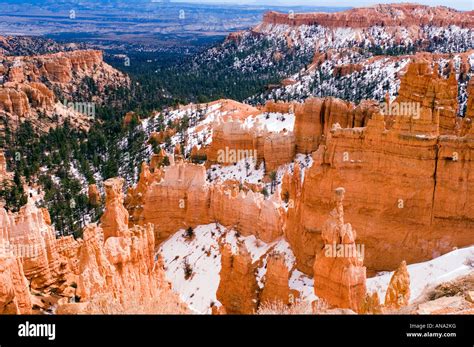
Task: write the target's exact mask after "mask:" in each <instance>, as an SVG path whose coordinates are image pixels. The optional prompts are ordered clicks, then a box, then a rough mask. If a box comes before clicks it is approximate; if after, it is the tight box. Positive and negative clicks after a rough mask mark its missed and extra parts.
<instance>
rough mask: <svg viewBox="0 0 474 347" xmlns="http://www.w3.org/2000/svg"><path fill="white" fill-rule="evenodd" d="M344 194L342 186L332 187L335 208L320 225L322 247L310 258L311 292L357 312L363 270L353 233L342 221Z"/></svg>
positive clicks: (361, 292) (332, 304)
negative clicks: (312, 265) (321, 226)
mask: <svg viewBox="0 0 474 347" xmlns="http://www.w3.org/2000/svg"><path fill="white" fill-rule="evenodd" d="M344 194H345V191H344V188H337V189H336V194H335V208H334V209H333V210H332V211H331V213H330V215H329V218H328V219H327V220H326V222H325V224H324V225H323V229H322V234H321V237H322V239H323V242H324V246H325V247H324V248H323V249H322V250H321V251H319V252H318V253H317V254H316V260H315V262H314V292H315V293H316V295H317V296H318V297H319V298H322V299H324V300H325V301H326V302H327V303H328V304H329V305H331V306H336V307H338V308H350V309H352V310H353V311H356V312H358V311H359V310H361V309H362V305H363V302H364V299H365V293H366V287H365V280H366V271H365V267H364V266H363V254H359V252H358V249H357V247H356V245H355V240H356V233H355V231H354V230H353V229H352V227H351V225H350V224H349V223H347V224H344V208H343V205H342V201H343V200H344ZM336 249H337V253H334V251H335V250H336ZM339 249H341V250H342V252H339Z"/></svg>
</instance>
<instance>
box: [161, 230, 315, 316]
mask: <svg viewBox="0 0 474 347" xmlns="http://www.w3.org/2000/svg"><path fill="white" fill-rule="evenodd" d="M193 233H194V236H192V237H187V236H186V231H185V230H184V229H181V230H179V231H178V232H177V233H175V234H174V235H172V236H171V237H170V238H169V239H168V240H166V241H165V242H164V243H163V244H162V245H161V247H160V249H159V250H158V253H157V255H159V256H161V257H162V259H163V262H164V267H165V274H166V278H167V280H168V281H170V282H171V284H172V288H173V290H174V291H175V292H177V293H178V294H179V295H180V297H181V299H182V300H183V301H184V302H185V303H186V304H187V305H188V306H189V308H190V309H191V310H193V311H194V312H196V313H203V314H205V313H210V312H211V305H212V304H215V305H217V306H219V305H220V303H219V301H218V300H217V298H216V292H217V289H218V287H219V282H220V271H221V254H220V244H219V242H222V243H225V244H229V245H230V246H231V249H232V251H233V253H234V254H235V253H237V251H238V244H241V245H245V247H246V248H247V250H248V251H249V253H250V256H251V258H252V262H253V263H258V268H257V274H256V275H257V284H258V285H259V287H260V288H263V284H264V282H265V274H266V270H267V269H266V266H267V258H268V256H269V255H270V254H271V253H273V252H276V253H279V254H281V255H282V256H283V257H284V259H285V263H286V265H287V267H288V269H290V271H293V273H292V274H291V280H290V283H289V285H290V288H291V289H295V290H298V291H300V292H301V294H300V296H301V299H303V300H310V301H312V300H313V299H314V298H315V296H314V294H312V292H313V289H312V279H310V278H309V277H307V276H305V275H304V274H302V273H300V272H299V271H297V270H294V267H295V256H294V254H293V252H292V251H291V248H290V246H289V244H288V243H287V241H286V240H284V239H283V238H281V239H279V240H276V241H274V242H272V243H265V242H263V241H261V240H259V239H257V238H256V237H255V236H253V235H250V236H246V237H244V236H241V235H240V234H238V233H237V232H236V231H234V230H231V229H227V228H225V227H224V226H222V225H220V224H217V223H212V224H207V225H200V226H198V227H196V228H194V230H193ZM186 264H188V265H186ZM186 267H187V268H188V269H191V271H192V273H191V275H190V276H189V277H188V278H187V279H186V278H185V277H186V274H185V272H186V271H185V268H186ZM188 274H189V273H188Z"/></svg>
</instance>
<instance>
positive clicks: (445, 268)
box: [367, 246, 474, 302]
mask: <svg viewBox="0 0 474 347" xmlns="http://www.w3.org/2000/svg"><path fill="white" fill-rule="evenodd" d="M407 268H408V273H409V274H410V290H411V296H410V301H411V302H413V301H415V300H416V299H417V298H418V297H419V296H420V295H421V294H422V292H423V290H424V289H425V288H428V287H431V286H433V285H436V284H439V283H443V282H447V281H450V280H453V279H455V278H457V277H459V276H463V275H467V274H469V273H473V272H474V246H471V247H466V248H461V249H457V250H455V251H452V252H449V253H447V254H444V255H442V256H440V257H438V258H435V259H433V260H430V261H427V262H424V263H418V264H411V265H408V266H407ZM392 275H393V272H385V273H382V274H380V275H379V276H376V277H372V278H369V279H368V280H367V291H368V292H372V291H377V292H378V294H379V297H380V298H381V300H383V298H385V292H386V290H387V286H388V284H389V282H390V279H391V278H392Z"/></svg>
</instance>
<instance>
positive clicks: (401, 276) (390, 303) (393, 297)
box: [385, 261, 410, 309]
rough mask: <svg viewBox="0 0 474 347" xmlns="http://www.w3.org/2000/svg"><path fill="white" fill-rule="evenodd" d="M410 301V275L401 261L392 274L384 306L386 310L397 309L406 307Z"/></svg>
mask: <svg viewBox="0 0 474 347" xmlns="http://www.w3.org/2000/svg"><path fill="white" fill-rule="evenodd" d="M409 300H410V274H409V273H408V270H407V264H406V262H405V261H402V263H401V264H400V266H399V267H398V269H397V270H396V271H395V272H394V273H393V276H392V278H391V279H390V283H389V285H388V288H387V293H386V294H385V306H386V307H387V308H395V309H399V308H401V307H403V306H407V305H408V302H409Z"/></svg>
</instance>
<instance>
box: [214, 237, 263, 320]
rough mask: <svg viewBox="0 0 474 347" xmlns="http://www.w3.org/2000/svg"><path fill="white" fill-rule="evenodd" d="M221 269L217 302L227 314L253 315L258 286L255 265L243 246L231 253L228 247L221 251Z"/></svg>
mask: <svg viewBox="0 0 474 347" xmlns="http://www.w3.org/2000/svg"><path fill="white" fill-rule="evenodd" d="M221 257H222V258H221V263H222V268H221V272H220V282H219V288H218V289H217V294H216V295H217V300H219V302H220V303H221V304H222V306H223V307H224V308H225V311H226V313H227V314H253V313H255V311H256V309H257V305H258V302H257V300H258V286H257V280H256V278H255V270H256V265H255V264H252V259H251V257H250V254H249V253H248V251H247V249H246V248H245V246H241V247H240V248H239V250H238V252H236V254H233V253H232V249H231V247H230V246H229V245H224V246H223V247H222V249H221Z"/></svg>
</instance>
